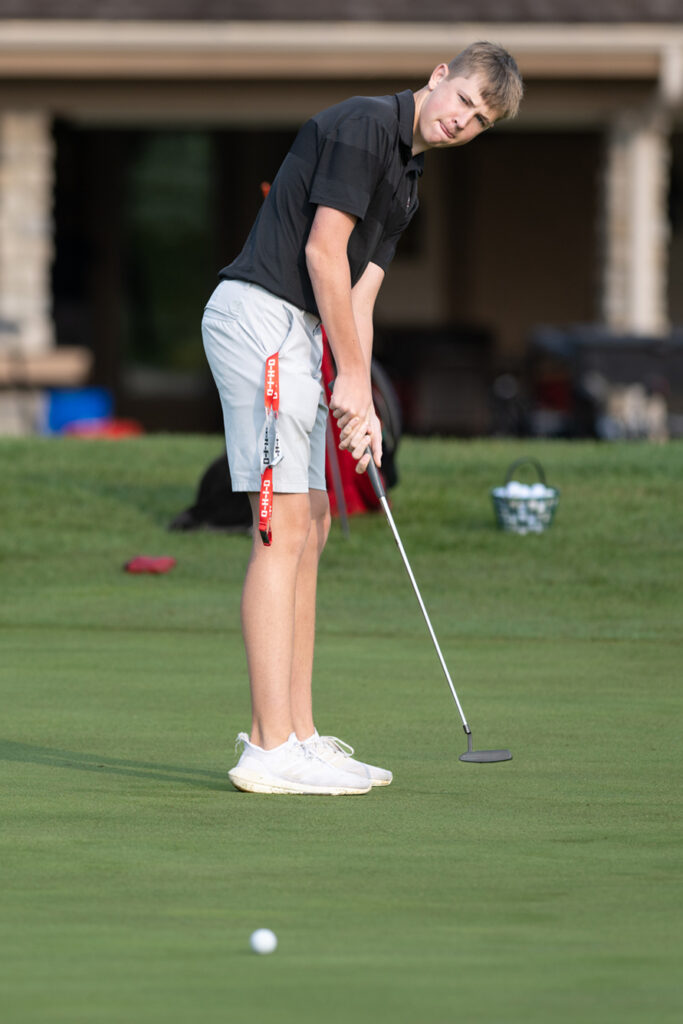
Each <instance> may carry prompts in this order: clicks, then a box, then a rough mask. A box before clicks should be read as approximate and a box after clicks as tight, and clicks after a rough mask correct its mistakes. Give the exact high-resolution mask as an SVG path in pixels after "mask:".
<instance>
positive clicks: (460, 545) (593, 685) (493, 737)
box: [0, 437, 683, 1024]
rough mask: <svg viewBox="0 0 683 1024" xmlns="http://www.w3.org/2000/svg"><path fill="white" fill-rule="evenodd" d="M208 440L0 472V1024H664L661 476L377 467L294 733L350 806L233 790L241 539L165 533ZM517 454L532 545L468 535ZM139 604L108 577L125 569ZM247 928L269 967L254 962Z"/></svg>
mask: <svg viewBox="0 0 683 1024" xmlns="http://www.w3.org/2000/svg"><path fill="white" fill-rule="evenodd" d="M219 450H220V443H219V442H217V441H216V439H212V438H175V437H173V438H171V437H166V438H164V437H150V438H142V439H139V440H134V441H126V442H117V443H111V442H110V443H107V442H79V441H39V440H30V441H29V440H27V441H9V440H4V441H0V466H1V467H2V478H3V489H2V493H1V494H0V522H1V523H2V531H0V574H1V575H2V581H3V583H2V589H1V592H0V615H1V617H0V625H1V629H0V638H1V644H2V648H1V649H2V656H1V659H0V680H1V684H2V691H1V692H2V695H3V727H2V731H1V735H0V768H1V770H2V777H3V786H2V798H1V799H2V829H0V864H1V865H2V891H1V895H0V922H1V924H0V952H1V956H2V964H3V975H4V978H3V1019H4V1020H6V1021H8V1024H29V1022H31V1024H32V1022H38V1021H40V1022H41V1024H45V1022H49V1024H62V1022H64V1024H66V1022H68V1024H81V1022H83V1024H85V1022H87V1024H120V1022H121V1021H131V1022H134V1024H157V1022H158V1024H161V1022H164V1024H176V1022H177V1024H181V1022H186V1021H190V1020H199V1021H201V1022H202V1024H214V1022H215V1024H218V1022H219V1021H220V1022H224V1021H226V1020H227V1021H232V1020H240V1019H242V1018H246V1017H247V1016H248V1017H249V1019H253V1020H257V1021H259V1022H265V1024H270V1022H273V1024H275V1022H277V1024H290V1022H292V1024H294V1022H295V1021H296V1022H306V1024H308V1022H313V1021H318V1020H319V1019H321V1018H322V1019H325V1020H326V1021H329V1022H334V1024H336V1022H340V1024H341V1022H342V1021H347V1020H355V1021H358V1022H361V1024H371V1022H372V1024H374V1022H377V1021H391V1022H392V1024H404V1022H405V1024H408V1022H414V1021H420V1022H421V1021H425V1022H429V1024H450V1022H451V1021H453V1020H457V1019H460V1018H462V1019H469V1020H471V1021H473V1022H476V1024H499V1022H502V1021H511V1022H519V1024H522V1022H524V1024H548V1022H550V1021H552V1022H553V1024H575V1022H576V1021H588V1022H596V1024H597V1022H599V1024H612V1022H614V1024H617V1022H619V1024H643V1022H645V1021H650V1020H654V1019H656V1020H657V1021H658V1024H674V1021H675V1022H676V1024H678V1021H679V1020H680V1019H681V1012H682V1010H683V1005H682V998H681V986H680V980H679V976H680V971H679V965H680V957H681V947H682V945H683V943H682V941H681V929H680V877H681V854H680V850H681V828H680V822H681V806H680V804H681V795H680V777H681V744H680V711H681V687H680V677H681V669H680V665H681V653H682V652H681V629H680V622H681V608H682V607H683V600H682V599H683V565H682V559H681V553H682V550H683V536H682V533H681V530H680V514H679V510H680V508H681V507H682V505H683V472H682V470H683V447H682V446H681V445H680V444H677V443H676V444H670V445H667V446H662V447H651V446H647V445H640V444H634V445H615V446H600V445H594V444H583V443H581V444H565V443H528V442H524V443H512V442H493V441H491V442H485V441H481V442H470V443H458V442H454V441H443V442H441V441H417V440H406V441H405V442H404V444H403V447H402V449H401V451H400V458H399V466H400V470H401V474H402V480H401V484H400V486H399V487H398V488H397V489H396V490H395V492H394V493H393V494H392V504H393V511H394V515H395V518H396V522H397V525H398V528H399V530H400V532H401V536H402V539H403V542H404V544H405V547H406V550H407V552H408V556H409V558H410V560H411V564H412V567H413V570H414V572H415V575H416V577H417V580H418V583H419V584H420V587H421V590H422V593H423V597H424V599H425V602H426V604H427V607H428V609H429V611H430V614H431V617H432V620H433V624H434V628H435V630H436V633H437V636H438V637H439V641H440V644H441V646H442V648H443V652H444V655H445V657H446V660H447V662H448V664H449V668H450V671H451V674H452V676H453V679H454V682H455V685H456V688H457V689H458V693H459V696H460V698H461V701H462V703H463V706H464V709H465V712H466V714H467V717H468V719H469V722H470V725H471V727H472V732H473V738H474V746H475V748H476V747H484V748H487V747H498V746H502V747H510V749H511V750H512V752H513V757H514V759H513V761H511V762H509V763H505V764H499V765H488V766H487V765H465V764H462V763H461V762H459V761H458V754H459V753H461V752H462V751H463V750H464V749H465V746H466V744H465V737H464V735H463V732H462V727H461V724H460V720H459V717H458V715H457V710H456V708H455V706H454V704H453V701H452V697H451V695H450V693H449V691H448V687H447V685H446V682H445V680H444V678H443V675H442V673H441V669H440V667H439V664H438V661H437V659H436V655H435V653H434V650H433V648H432V646H431V642H430V640H429V637H428V635H427V632H426V628H425V625H424V622H423V620H422V617H421V615H420V612H419V609H418V607H417V604H416V602H415V598H414V595H413V593H412V590H411V588H410V584H409V581H408V579H407V577H406V576H405V571H404V569H403V565H402V563H401V561H400V557H399V555H398V552H397V551H396V550H395V547H394V543H393V540H392V538H391V535H390V533H389V530H388V527H387V525H386V523H385V522H384V519H383V517H382V516H381V515H369V516H364V517H360V518H357V519H354V520H352V523H351V537H350V539H349V540H348V541H345V540H344V539H343V538H342V537H341V534H340V531H339V529H338V527H336V528H335V529H333V534H332V537H331V541H330V544H329V546H328V550H327V552H326V555H325V560H324V565H323V568H322V570H321V586H320V602H319V644H318V657H317V669H316V687H317V697H316V699H317V720H318V725H319V728H320V729H321V731H324V732H333V733H336V734H338V735H339V736H341V737H342V738H344V739H346V740H348V741H349V742H351V743H353V744H354V745H355V746H356V748H357V751H358V753H359V755H360V756H362V757H364V758H367V759H368V760H374V761H375V762H376V763H379V764H383V765H386V766H387V767H390V768H392V770H393V771H394V775H395V781H394V783H393V785H392V786H390V787H388V788H387V789H384V790H378V791H373V792H372V793H370V794H368V795H367V796H365V797H356V798H346V799H344V798H282V797H252V796H248V795H246V794H239V793H236V792H235V791H233V790H232V788H231V786H230V784H229V782H228V780H227V778H226V771H227V769H228V768H229V767H231V765H232V764H233V763H234V759H233V754H232V743H233V738H234V735H235V734H236V733H237V731H238V730H240V729H242V728H245V727H247V725H248V700H247V691H246V685H245V672H244V657H243V653H242V647H241V640H240V635H239V629H238V607H239V592H240V586H241V578H242V573H243V568H244V563H245V559H246V556H247V552H248V544H249V542H248V540H247V539H246V538H245V537H241V536H223V535H217V534H209V533H202V534H194V535H184V534H169V533H168V532H166V530H165V524H166V523H167V521H168V520H169V519H170V518H171V517H172V516H173V515H174V514H175V513H176V512H178V511H179V510H180V509H181V508H182V507H184V506H185V505H188V504H190V503H191V501H192V497H193V493H194V489H195V485H196V482H197V479H198V477H199V475H200V474H201V472H202V471H203V469H204V468H205V466H206V465H207V464H208V462H209V461H210V460H211V459H212V458H213V457H215V455H216V454H218V451H219ZM527 453H530V454H533V455H534V456H535V457H537V458H539V459H540V460H541V462H542V463H543V465H544V466H545V468H546V472H547V474H548V477H549V481H550V482H551V483H553V484H555V485H556V486H558V487H560V489H561V492H562V494H561V499H560V507H559V510H558V514H557V519H556V522H555V524H554V525H553V527H552V528H551V530H549V531H548V532H547V533H546V534H543V535H542V536H539V537H521V538H520V537H515V536H511V535H507V534H503V533H501V532H500V531H498V530H496V528H495V526H494V521H493V513H492V509H491V505H490V498H489V493H488V492H489V489H490V487H492V486H495V485H496V484H498V483H500V482H501V478H502V476H503V475H504V472H505V469H506V468H507V464H508V463H509V462H511V461H512V460H513V459H514V458H516V457H517V456H518V455H520V454H527ZM141 553H143V554H172V555H173V556H175V557H176V559H177V562H178V564H177V567H176V569H174V570H173V571H172V572H171V573H169V574H168V575H167V576H159V577H153V576H130V575H128V574H126V573H124V572H122V570H121V567H122V565H123V563H124V562H125V561H126V560H127V559H128V558H130V557H132V556H134V555H136V554H141ZM257 927H268V928H272V929H273V930H274V931H275V933H276V934H277V936H278V939H279V946H278V950H277V952H276V953H275V954H273V955H272V956H266V957H258V956H255V955H254V954H253V953H251V951H250V949H249V935H250V933H251V932H252V931H253V930H254V929H255V928H257Z"/></svg>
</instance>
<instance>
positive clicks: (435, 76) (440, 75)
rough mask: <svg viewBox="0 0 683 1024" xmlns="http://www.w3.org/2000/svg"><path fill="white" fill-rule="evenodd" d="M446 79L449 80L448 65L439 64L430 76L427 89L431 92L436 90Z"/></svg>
mask: <svg viewBox="0 0 683 1024" xmlns="http://www.w3.org/2000/svg"><path fill="white" fill-rule="evenodd" d="M444 78H448V64H437V66H436V67H435V68H434V70H433V71H432V73H431V75H430V76H429V81H428V82H427V88H428V89H429V90H430V91H431V90H433V89H436V87H437V85H438V84H439V82H442V81H443V80H444Z"/></svg>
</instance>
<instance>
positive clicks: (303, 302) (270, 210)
mask: <svg viewBox="0 0 683 1024" xmlns="http://www.w3.org/2000/svg"><path fill="white" fill-rule="evenodd" d="M414 116H415V102H414V99H413V94H412V92H411V91H410V90H406V91H405V92H401V93H398V94H397V95H396V96H356V97H354V98H353V99H350V100H346V101H345V102H343V103H339V104H337V105H336V106H334V107H330V108H329V109H328V110H323V111H322V113H320V114H317V115H316V116H315V117H313V118H311V120H310V121H307V122H306V124H305V125H304V126H303V127H302V129H301V131H300V132H299V134H298V135H297V137H296V139H295V141H294V144H293V145H292V148H291V149H290V151H289V153H288V154H287V156H286V157H285V159H284V161H283V163H282V166H281V167H280V170H279V171H278V173H277V175H276V177H275V180H274V181H273V184H272V186H271V189H270V192H269V193H268V196H267V197H266V199H265V201H264V203H263V206H262V207H261V210H260V211H259V214H258V217H257V218H256V221H255V222H254V226H253V227H252V229H251V232H250V233H249V236H248V238H247V241H246V243H245V245H244V248H243V249H242V252H241V253H240V254H239V256H238V257H237V259H236V260H234V261H233V262H232V263H231V264H230V265H229V266H227V267H224V268H223V270H221V272H220V275H219V276H220V277H221V278H238V279H240V280H244V281H252V282H254V283H255V284H259V285H261V286H262V287H263V288H267V289H268V291H270V292H272V293H273V294H275V295H279V296H281V297H282V298H284V299H287V300H288V301H289V302H292V303H294V305H295V306H298V307H299V308H300V309H305V310H308V311H309V312H310V313H315V314H317V313H318V308H317V306H316V302H315V297H314V295H313V288H312V285H311V281H310V278H309V276H308V270H307V269H306V255H305V246H306V241H307V239H308V235H309V232H310V230H311V224H312V222H313V218H314V216H315V211H316V208H317V207H318V206H330V207H332V208H334V209H335V210H342V211H343V212H344V213H349V214H352V215H353V216H354V217H357V218H358V220H357V222H356V224H355V226H354V229H353V231H352V233H351V237H350V239H349V244H348V257H349V265H350V268H351V284H352V286H353V285H354V284H355V283H356V282H357V281H358V280H359V278H360V277H361V276H362V274H363V272H364V270H365V268H366V267H367V265H368V263H376V264H377V265H378V266H379V267H381V268H382V269H383V270H386V268H387V267H388V266H389V263H390V262H391V260H392V258H393V255H394V251H395V249H396V243H397V241H398V239H399V237H400V235H401V233H402V232H403V231H405V229H406V227H407V226H408V224H409V222H410V220H411V218H412V217H413V214H414V213H415V211H416V210H417V207H418V198H417V179H418V176H419V175H421V174H422V168H423V157H422V154H420V155H419V156H417V157H413V156H412V154H411V149H412V144H413V119H414Z"/></svg>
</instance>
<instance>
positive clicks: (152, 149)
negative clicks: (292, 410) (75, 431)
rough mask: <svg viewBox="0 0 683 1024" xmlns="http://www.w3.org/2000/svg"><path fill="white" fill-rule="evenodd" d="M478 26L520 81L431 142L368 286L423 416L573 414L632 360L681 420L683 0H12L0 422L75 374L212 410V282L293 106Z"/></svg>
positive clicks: (474, 425)
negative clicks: (206, 307)
mask: <svg viewBox="0 0 683 1024" xmlns="http://www.w3.org/2000/svg"><path fill="white" fill-rule="evenodd" d="M481 38H489V39H493V40H495V41H498V42H501V43H502V44H504V45H505V46H507V47H508V48H509V49H510V50H511V51H512V52H513V53H514V54H515V56H516V57H517V59H518V62H519V64H520V67H521V70H522V73H523V75H524V78H525V82H526V98H525V101H524V103H523V106H522V111H521V114H520V116H519V118H518V119H517V120H516V121H515V122H513V123H511V124H501V125H499V126H496V127H495V129H494V130H493V131H492V132H490V133H488V134H487V135H485V136H483V137H482V138H481V139H479V140H477V142H476V144H475V145H473V146H469V147H465V148H463V149H461V150H456V151H452V152H449V153H438V154H434V153H430V154H427V158H426V171H425V175H424V177H423V179H422V187H421V202H422V206H421V210H420V212H419V214H418V217H417V218H416V221H415V223H414V226H413V227H411V231H410V233H409V234H408V235H407V236H406V237H405V238H404V240H403V242H402V245H401V246H400V247H399V251H398V255H397V258H396V260H395V263H394V265H393V267H392V269H391V272H390V274H389V275H388V277H387V279H386V282H385V285H384V287H383V289H382V293H381V295H380V299H379V303H378V310H377V324H378V331H377V351H378V354H379V356H380V358H381V361H382V362H383V363H384V365H385V367H386V368H387V369H388V370H389V372H390V373H391V375H392V377H393V379H394V381H395V383H396V386H397V388H398V390H399V392H400V394H401V397H402V400H403V405H404V411H405V415H406V419H407V423H408V427H409V428H410V429H412V430H414V431H417V432H432V431H443V432H449V433H461V434H473V433H486V432H490V431H492V430H531V431H532V432H533V431H541V432H550V433H553V432H571V431H572V430H576V429H579V428H578V427H577V416H578V413H577V401H578V399H577V392H578V391H579V390H581V391H582V393H583V397H584V398H586V390H587V391H588V392H590V389H591V387H592V388H593V391H594V394H591V395H589V398H590V400H591V401H593V403H594V405H595V404H596V403H597V406H601V408H602V411H604V405H605V402H606V397H605V392H604V388H605V387H606V386H608V385H609V386H610V387H611V386H612V385H613V384H614V383H615V382H619V381H620V380H621V382H622V383H630V384H633V383H635V382H636V381H639V382H641V383H642V384H643V385H645V386H646V388H647V390H648V391H649V392H652V391H656V392H660V393H661V394H662V395H663V396H664V398H665V400H666V402H667V403H668V410H669V413H670V414H671V415H670V426H672V427H673V431H674V432H675V433H677V432H681V433H683V360H682V357H681V347H682V346H681V341H680V336H679V334H678V333H677V329H676V328H677V325H678V327H679V328H680V326H681V325H683V289H681V288H680V287H679V283H680V282H681V281H682V280H683V13H682V12H681V5H680V2H679V0H621V2H613V0H592V2H590V3H589V2H587V0H554V2H551V0H546V2H544V0H424V2H422V3H421V4H420V5H415V4H413V3H408V2H407V0H363V3H362V4H361V3H357V2H356V0H315V2H313V0H288V2H286V3H285V2H282V0H223V2H219V0H203V2H194V3H193V2H191V0H136V2H133V0H89V2H86V0H53V2H50V3H48V2H41V0H0V322H2V329H0V387H1V388H3V389H4V391H0V430H4V431H5V432H8V431H15V432H16V431H19V430H26V429H33V428H34V426H35V421H36V415H37V412H36V406H35V403H34V404H32V401H33V400H32V399H31V397H30V395H27V394H26V393H25V392H24V394H23V395H22V396H19V397H20V398H21V400H20V401H17V394H16V385H18V384H20V385H26V383H27V381H28V382H31V381H33V382H34V383H36V384H37V385H40V384H44V383H50V382H53V383H54V382H58V381H61V382H62V383H65V384H68V383H70V382H71V383H76V382H77V381H80V382H82V381H84V380H86V379H87V380H88V381H90V382H92V383H95V384H97V385H99V386H101V387H104V388H107V389H109V390H110V391H111V393H112V394H113V395H114V398H115V407H116V410H117V413H118V414H119V415H122V416H132V417H135V418H136V419H138V420H139V421H141V422H142V424H143V425H144V426H145V427H146V428H147V429H201V430H206V429H218V427H219V424H220V420H219V410H218V405H217V402H216V401H215V400H214V397H213V391H212V387H211V384H210V381H209V380H208V378H207V372H206V369H205V366H204V358H203V352H202V348H201V339H200V332H199V321H200V317H201V311H202V307H203V304H204V302H205V300H206V298H207V297H208V294H209V293H210V291H211V289H212V287H213V285H214V283H215V280H216V273H217V271H218V269H219V268H220V267H221V266H223V265H225V264H226V263H227V262H229V261H230V259H231V258H232V257H233V256H234V255H235V254H236V252H237V251H238V250H239V248H240V246H241V243H242V241H243V238H244V236H245V233H246V230H247V229H248V227H249V225H250V223H251V221H252V219H253V217H254V215H255V212H256V210H257V209H258V206H259V203H260V202H261V188H260V185H261V182H262V181H268V180H270V179H271V178H272V177H273V175H274V174H275V172H276V170H277V167H278V165H279V162H280V160H281V158H282V156H283V155H284V153H285V152H286V150H287V148H288V146H289V143H290V142H291V139H292V138H293V135H294V133H295V132H296V129H297V127H298V126H299V124H300V123H301V122H302V121H303V120H304V119H305V118H306V117H307V116H308V115H310V114H311V113H313V112H315V111H316V110H318V109H320V108H321V107H323V106H325V105H328V104H330V103H334V102H336V101H338V100H341V99H343V98H345V97H346V96H348V95H352V94H358V93H364V94H370V93H374V94H383V93H389V92H394V91H397V90H399V89H402V88H406V87H412V88H414V89H417V88H419V87H420V86H421V85H422V84H424V81H425V80H426V77H427V76H428V74H429V72H430V71H431V69H432V68H433V67H434V66H435V65H436V64H437V63H438V62H440V61H441V60H443V59H449V58H450V56H451V55H453V54H455V53H456V52H457V51H458V50H459V49H461V48H462V47H463V46H465V45H467V44H468V43H469V42H472V41H474V40H476V39H481ZM574 325H583V327H582V328H581V329H580V330H578V331H577V330H575V329H574ZM588 327H590V330H588V329H587V328H588ZM548 328H550V329H548ZM568 339H569V340H570V341H571V340H572V339H578V342H579V347H578V349H577V348H576V346H574V345H571V344H570V345H569V347H567V340H568ZM606 345H609V346H611V347H610V348H609V350H608V351H607V354H605V346H606ZM84 355H85V358H83V356H84ZM605 382H607V383H605ZM600 388H603V392H602V397H600V394H599V392H600ZM3 410H4V411H3ZM579 418H580V417H579ZM593 427H594V423H593V422H592V421H591V424H590V425H589V427H588V428H587V429H589V430H590V429H593Z"/></svg>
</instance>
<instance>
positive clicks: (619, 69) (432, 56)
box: [0, 20, 683, 93]
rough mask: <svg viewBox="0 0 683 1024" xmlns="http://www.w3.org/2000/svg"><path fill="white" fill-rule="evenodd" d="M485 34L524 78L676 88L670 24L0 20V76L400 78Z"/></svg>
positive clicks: (675, 47) (676, 33) (678, 49)
mask: <svg viewBox="0 0 683 1024" xmlns="http://www.w3.org/2000/svg"><path fill="white" fill-rule="evenodd" d="M485 38H492V39H494V40H495V41H496V42H499V43H501V44H502V45H504V46H506V47H507V48H508V49H509V50H510V51H511V52H512V53H513V54H514V55H515V57H516V58H517V60H518V62H519V65H520V68H521V71H522V74H523V75H524V77H525V78H527V79H532V78H543V79H612V80H614V79H621V80H625V79H631V80H634V79H635V80H640V81H648V80H649V81H653V82H656V81H660V82H661V81H664V83H665V86H666V89H667V91H669V92H670V91H672V90H673V91H674V92H678V93H680V91H681V89H683V85H682V84H681V79H683V71H681V68H682V67H683V25H681V24H663V25H652V24H648V25H645V24H619V25H598V24H596V25H593V24H591V25H588V24H582V25H577V24H553V25H550V24H544V25H539V24H527V25H520V24H506V23H502V22H501V23H493V24H492V23H483V22H472V23H450V22H449V23H434V22H432V23H418V24H416V23H405V22H404V23H400V22H358V21H355V22H313V21H311V22H274V21H249V22H244V21H243V22H240V21H231V22H228V21H226V22H197V21H187V22H163V21H154V22H149V21H148V22H144V21H129V22H125V21H99V20H98V21H95V20H89V21H62V20H59V21H49V20H35V21H15V20H3V21H0V77H2V78H5V79H8V78H10V79H15V80H16V79H34V80H35V79H48V78H49V79H55V78H61V77H64V78H69V79H71V80H73V79H78V78H80V79H89V80H94V79H103V78H108V79H111V78H118V79H123V78H136V79H141V78H142V79H145V78H146V79H166V80H168V79H186V80H187V79H205V80H206V79H259V80H264V79H265V80H267V79H283V78H296V79H311V78H315V79H335V78H349V77H357V76H360V77H362V78H363V79H368V78H372V77H377V78H382V77H388V76H401V77H403V78H406V79H407V78H412V77H415V76H417V77H420V76H424V75H425V74H426V73H427V72H428V71H430V70H431V68H432V67H434V66H435V65H436V64H438V63H439V62H440V61H442V60H444V59H448V58H449V57H450V56H451V55H453V54H455V53H457V52H458V51H459V50H460V49H462V48H463V47H464V46H466V45H467V44H468V43H470V42H472V41H473V40H476V39H485Z"/></svg>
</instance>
